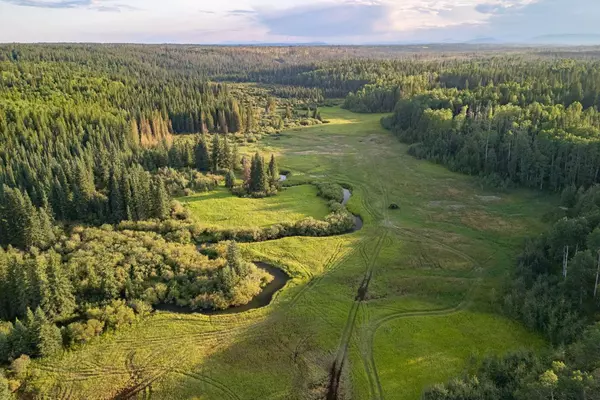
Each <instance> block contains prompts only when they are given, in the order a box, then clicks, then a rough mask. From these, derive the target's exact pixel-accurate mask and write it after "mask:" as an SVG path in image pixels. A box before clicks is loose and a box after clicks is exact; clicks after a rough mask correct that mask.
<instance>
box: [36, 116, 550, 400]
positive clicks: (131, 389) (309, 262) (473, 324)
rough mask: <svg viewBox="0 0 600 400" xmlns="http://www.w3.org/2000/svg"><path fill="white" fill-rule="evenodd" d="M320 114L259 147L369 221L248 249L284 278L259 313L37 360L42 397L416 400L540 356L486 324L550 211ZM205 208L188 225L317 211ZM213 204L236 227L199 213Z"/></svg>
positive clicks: (258, 205) (319, 205) (371, 119)
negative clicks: (339, 193)
mask: <svg viewBox="0 0 600 400" xmlns="http://www.w3.org/2000/svg"><path fill="white" fill-rule="evenodd" d="M322 114H323V116H324V118H326V119H328V120H330V123H329V124H325V125H319V126H314V127H309V128H302V129H296V130H292V131H287V132H284V133H283V134H282V135H281V137H280V138H279V139H277V140H275V139H274V138H273V139H267V140H265V141H263V142H261V144H260V145H261V146H262V147H263V150H264V151H265V154H267V153H271V152H273V153H276V154H279V155H280V161H279V162H280V166H281V167H282V168H285V169H289V170H291V171H293V173H294V176H295V177H297V178H301V177H327V178H328V179H331V180H334V181H337V182H340V183H347V184H350V185H352V187H353V196H352V198H351V200H350V203H349V208H350V209H351V210H352V211H353V212H355V213H359V214H360V215H361V216H362V218H363V219H364V221H365V226H364V228H363V229H362V230H360V231H358V232H355V233H352V234H348V235H341V236H336V237H328V238H304V237H303V238H286V239H282V240H277V241H271V242H263V243H252V244H246V245H243V252H244V254H245V256H246V257H247V258H249V259H252V260H261V261H267V262H270V263H273V264H275V265H278V266H280V267H282V268H284V269H285V270H286V271H287V272H288V273H289V274H290V275H291V276H292V278H293V279H292V280H291V281H290V282H289V283H288V285H287V287H286V288H284V289H283V290H282V291H281V292H280V293H278V294H277V295H276V297H275V299H274V301H273V303H272V304H271V305H270V306H268V307H265V308H262V309H257V310H253V311H250V312H248V313H243V314H238V315H223V316H213V317H207V316H202V315H178V314H172V313H163V312H160V313H156V314H155V315H154V316H152V317H150V318H149V319H148V320H146V321H145V322H143V323H141V324H140V325H139V326H137V327H134V328H132V329H131V330H129V331H124V332H119V333H117V334H116V335H114V336H112V337H111V336H109V337H104V338H101V339H99V340H98V341H97V342H94V343H92V344H90V345H87V346H85V347H83V348H82V349H80V350H78V351H74V352H70V353H68V354H65V355H63V356H60V357H55V358H51V359H45V360H43V361H36V362H35V367H36V368H35V369H34V373H35V374H37V378H36V379H35V381H36V383H37V384H38V386H40V387H43V388H46V389H48V390H52V391H53V392H52V393H53V397H55V398H70V399H78V398H81V399H92V398H111V397H114V398H129V397H135V396H137V397H139V398H153V399H182V398H190V399H192V398H193V399H248V400H254V399H320V398H326V397H327V396H328V395H329V396H335V397H332V398H336V397H337V398H339V399H346V398H353V399H383V398H385V399H399V400H400V399H402V400H404V399H406V400H416V399H418V398H419V396H420V393H421V391H422V389H423V388H424V387H425V386H427V385H430V384H434V383H437V382H442V381H444V380H446V379H447V378H448V377H449V376H452V375H455V374H456V373H457V372H460V371H461V370H463V369H464V368H465V367H466V366H467V365H468V362H469V357H470V356H471V355H476V356H480V355H483V354H488V353H494V354H500V353H504V352H506V351H509V350H512V349H517V348H520V347H541V346H544V343H543V342H542V341H541V340H540V339H539V338H538V337H537V336H536V335H534V334H532V333H530V332H527V331H526V330H525V329H524V328H523V327H521V326H519V325H518V324H516V323H514V322H512V321H509V320H507V319H505V318H504V317H501V316H499V315H497V314H495V310H496V307H497V305H496V304H495V301H496V299H495V296H494V294H495V293H497V291H498V290H499V289H500V287H501V285H502V282H503V280H504V278H505V277H506V275H507V273H508V271H509V269H510V266H511V263H512V262H513V261H514V257H515V255H516V253H517V252H518V251H519V249H520V245H521V243H522V240H523V238H524V237H525V236H528V235H533V234H536V233H537V232H540V231H541V230H542V229H543V228H544V227H545V226H544V224H543V223H542V222H541V217H542V215H543V214H544V213H546V212H547V211H549V210H551V209H552V208H553V207H556V204H555V203H556V200H555V199H553V198H551V197H550V196H548V195H547V194H536V193H535V192H531V191H511V192H494V191H488V190H483V189H482V188H481V187H479V185H478V182H477V181H476V180H475V179H473V178H470V177H466V176H462V175H459V174H455V173H452V172H449V171H448V170H446V169H445V168H443V167H441V166H438V165H434V164H431V163H428V162H426V161H419V160H416V159H414V158H412V157H411V156H409V155H407V154H406V146H405V145H403V144H401V143H399V142H398V141H397V140H396V139H395V138H394V137H393V136H392V135H391V134H390V133H388V132H386V131H384V130H383V129H382V128H381V127H380V125H379V118H380V117H381V116H380V115H359V114H352V113H349V112H347V111H344V110H341V109H337V108H334V109H323V110H322ZM203 196H204V197H203ZM213 196H214V197H213ZM200 198H202V200H201V201H197V202H193V203H192V204H190V207H191V208H192V211H193V213H194V215H195V216H196V217H197V218H198V219H199V220H200V221H203V222H206V223H211V224H215V225H218V226H224V227H231V226H240V225H239V224H241V222H240V220H241V219H242V218H244V219H243V224H244V225H241V226H249V225H250V224H255V225H259V226H265V225H269V224H272V223H275V222H281V221H282V220H285V218H289V219H290V220H297V219H299V218H301V217H303V216H307V215H311V216H314V217H320V216H321V217H322V216H324V215H325V214H326V212H327V208H326V204H325V203H324V202H323V201H322V200H320V199H318V198H316V196H315V195H314V192H313V188H312V187H310V186H301V187H299V188H294V189H288V190H286V191H284V192H282V193H281V194H279V195H278V196H277V197H274V198H270V199H262V200H248V199H237V198H234V197H232V196H230V195H227V193H224V192H221V191H217V192H213V193H209V194H207V195H200ZM213 199H214V200H215V201H216V200H217V199H219V204H226V205H224V206H223V207H226V208H227V210H230V211H229V212H231V213H232V214H231V215H232V217H231V218H228V219H226V218H225V216H224V215H219V213H217V212H214V209H212V206H211V207H208V206H206V207H203V205H205V204H208V202H211V201H213ZM188 200H190V201H193V200H194V199H193V198H188V199H186V201H188ZM222 202H226V203H222ZM390 203H397V204H399V205H400V210H394V211H392V210H389V209H388V206H389V204H390ZM209 208H210V209H211V210H209ZM250 213H252V215H249V214H250ZM234 215H235V217H234ZM246 223H247V224H249V225H245V224H246Z"/></svg>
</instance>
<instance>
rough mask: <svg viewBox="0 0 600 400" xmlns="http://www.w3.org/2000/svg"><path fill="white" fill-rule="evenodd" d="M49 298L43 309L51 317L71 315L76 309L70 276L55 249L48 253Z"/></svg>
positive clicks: (43, 304)
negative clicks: (64, 269)
mask: <svg viewBox="0 0 600 400" xmlns="http://www.w3.org/2000/svg"><path fill="white" fill-rule="evenodd" d="M47 257H48V269H47V276H48V288H49V290H48V298H47V299H46V301H44V302H43V303H42V309H43V310H44V312H45V314H46V315H47V316H48V317H50V318H51V319H56V318H59V317H67V316H70V315H71V314H72V313H73V311H74V310H75V296H74V295H73V287H72V285H71V281H70V280H69V277H68V276H67V275H66V274H65V272H64V271H63V265H62V262H61V259H60V255H58V254H57V253H56V252H55V251H54V250H51V251H50V252H49V253H48V256H47Z"/></svg>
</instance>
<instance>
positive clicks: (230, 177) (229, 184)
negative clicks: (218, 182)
mask: <svg viewBox="0 0 600 400" xmlns="http://www.w3.org/2000/svg"><path fill="white" fill-rule="evenodd" d="M234 186H235V174H234V173H233V171H232V170H229V171H227V175H225V187H226V188H228V189H231V188H233V187H234Z"/></svg>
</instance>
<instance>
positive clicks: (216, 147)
mask: <svg viewBox="0 0 600 400" xmlns="http://www.w3.org/2000/svg"><path fill="white" fill-rule="evenodd" d="M211 151H212V158H211V168H212V171H213V172H217V171H218V170H219V166H220V165H221V164H220V163H221V160H220V155H221V145H220V140H219V135H218V134H216V133H215V134H214V135H213V142H212V149H211Z"/></svg>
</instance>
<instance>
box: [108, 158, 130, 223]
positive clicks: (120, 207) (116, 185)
mask: <svg viewBox="0 0 600 400" xmlns="http://www.w3.org/2000/svg"><path fill="white" fill-rule="evenodd" d="M121 180H122V179H121V178H120V177H119V175H118V172H117V171H116V170H115V169H113V171H112V173H111V174H110V182H109V188H108V206H109V212H110V215H111V221H112V222H115V223H117V222H119V221H122V220H124V219H126V218H127V215H126V213H125V207H124V206H125V204H124V201H123V193H122V192H121V184H120V182H121Z"/></svg>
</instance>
